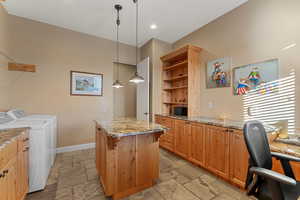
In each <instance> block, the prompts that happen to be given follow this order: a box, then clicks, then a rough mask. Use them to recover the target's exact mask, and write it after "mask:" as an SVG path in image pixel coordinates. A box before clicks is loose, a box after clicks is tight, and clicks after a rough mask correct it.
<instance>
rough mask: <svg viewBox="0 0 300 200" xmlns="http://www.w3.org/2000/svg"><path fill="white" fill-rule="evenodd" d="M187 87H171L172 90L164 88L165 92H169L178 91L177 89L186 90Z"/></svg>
mask: <svg viewBox="0 0 300 200" xmlns="http://www.w3.org/2000/svg"><path fill="white" fill-rule="evenodd" d="M187 88H188V86H187V85H186V86H180V87H173V88H164V90H165V91H170V90H179V89H187Z"/></svg>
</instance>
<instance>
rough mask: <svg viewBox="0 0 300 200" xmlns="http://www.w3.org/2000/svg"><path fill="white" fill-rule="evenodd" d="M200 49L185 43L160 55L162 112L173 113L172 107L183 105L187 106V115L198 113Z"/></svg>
mask: <svg viewBox="0 0 300 200" xmlns="http://www.w3.org/2000/svg"><path fill="white" fill-rule="evenodd" d="M200 51H201V49H200V48H199V47H196V46H192V45H187V46H184V47H182V48H180V49H177V50H175V51H173V52H171V53H169V54H167V55H165V56H163V57H161V61H162V63H163V66H162V77H163V80H162V82H163V85H162V88H163V89H162V101H163V102H162V104H163V105H162V110H163V113H164V114H167V115H170V114H174V113H173V108H174V107H176V106H183V107H187V108H188V116H190V117H192V116H197V115H199V112H200V108H199V105H200V104H199V99H200V92H199V91H200V55H199V53H200Z"/></svg>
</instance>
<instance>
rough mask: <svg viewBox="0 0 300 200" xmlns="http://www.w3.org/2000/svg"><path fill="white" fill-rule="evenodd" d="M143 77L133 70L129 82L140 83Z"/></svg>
mask: <svg viewBox="0 0 300 200" xmlns="http://www.w3.org/2000/svg"><path fill="white" fill-rule="evenodd" d="M144 81H145V79H144V78H143V77H141V76H139V74H138V73H137V72H135V74H134V76H133V77H132V78H131V79H130V80H129V82H131V83H142V82H144Z"/></svg>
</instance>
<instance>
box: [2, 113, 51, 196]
mask: <svg viewBox="0 0 300 200" xmlns="http://www.w3.org/2000/svg"><path fill="white" fill-rule="evenodd" d="M0 117H1V116H0ZM7 119H8V120H7ZM21 127H29V128H30V131H29V145H30V146H29V147H30V149H29V192H35V191H39V190H43V189H44V188H45V186H46V184H47V179H48V176H49V173H50V168H51V151H50V149H51V143H50V139H49V135H50V132H51V128H50V125H49V123H48V122H47V121H46V120H44V121H41V120H36V121H28V120H14V119H12V118H10V117H9V116H4V117H3V116H2V117H1V119H0V129H10V128H21Z"/></svg>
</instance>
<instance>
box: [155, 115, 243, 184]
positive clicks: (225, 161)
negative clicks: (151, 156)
mask: <svg viewBox="0 0 300 200" xmlns="http://www.w3.org/2000/svg"><path fill="white" fill-rule="evenodd" d="M162 119H167V121H168V123H169V124H172V127H173V128H172V129H171V131H170V132H169V134H170V133H171V134H172V135H174V137H172V138H173V141H171V143H174V148H173V149H170V148H168V146H166V145H165V139H164V136H162V138H161V139H160V146H161V147H163V148H165V149H167V150H169V151H171V152H173V153H175V154H177V155H179V156H181V157H183V158H185V159H186V160H188V161H190V162H192V163H194V164H196V165H198V166H201V167H203V168H205V169H207V170H209V171H211V172H212V173H214V174H216V175H217V176H219V177H222V178H223V179H225V180H227V181H228V182H230V183H232V184H234V185H236V186H238V187H241V188H243V187H244V185H245V181H246V176H247V171H248V151H247V148H246V145H245V142H244V138H243V134H242V131H241V130H235V129H228V128H223V127H218V126H211V125H206V124H202V123H197V122H189V121H185V120H178V119H173V118H168V117H162V116H159V115H157V116H156V123H159V124H161V125H166V123H164V122H162ZM172 121H173V123H171V122H172ZM166 134H168V133H166Z"/></svg>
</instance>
